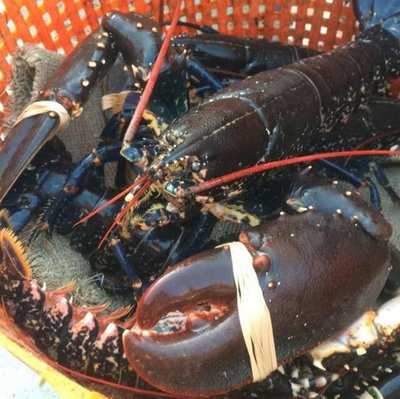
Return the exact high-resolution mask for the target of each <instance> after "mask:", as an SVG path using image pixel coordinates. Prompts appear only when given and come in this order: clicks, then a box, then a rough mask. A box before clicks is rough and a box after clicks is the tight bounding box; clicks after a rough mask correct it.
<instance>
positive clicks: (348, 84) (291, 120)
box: [155, 27, 400, 180]
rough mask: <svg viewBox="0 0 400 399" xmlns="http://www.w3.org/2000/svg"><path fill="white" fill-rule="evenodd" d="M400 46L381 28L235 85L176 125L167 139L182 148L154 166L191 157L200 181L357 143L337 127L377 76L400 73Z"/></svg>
mask: <svg viewBox="0 0 400 399" xmlns="http://www.w3.org/2000/svg"><path fill="white" fill-rule="evenodd" d="M399 51H400V50H399V43H398V40H397V39H396V38H395V37H394V36H392V35H391V34H390V33H389V32H387V31H385V30H383V29H381V28H380V27H375V28H373V29H371V30H369V31H366V32H364V33H363V34H362V35H361V36H360V37H359V38H358V40H357V41H356V42H354V43H351V44H349V45H347V46H345V47H343V48H339V49H337V50H335V51H334V52H333V53H331V54H324V55H318V56H315V57H310V58H307V59H305V60H302V61H300V62H297V63H294V64H292V65H288V66H285V67H282V68H279V69H275V70H272V71H266V72H261V73H258V74H256V75H254V76H252V77H250V78H248V79H245V80H244V81H241V82H239V83H235V84H233V85H231V86H230V87H228V88H227V89H225V90H222V91H220V92H218V93H217V94H215V95H213V96H211V97H210V98H209V99H208V100H206V101H205V102H203V103H202V104H201V105H199V107H197V108H195V109H192V110H191V111H189V112H188V113H187V114H185V115H184V116H183V117H182V118H180V119H179V120H177V121H176V122H175V123H173V124H172V125H171V126H170V127H169V129H168V130H167V132H166V137H167V139H168V140H169V141H170V142H171V143H172V144H173V145H175V146H176V148H174V149H173V150H172V151H170V152H169V153H168V154H167V155H166V156H165V157H164V158H163V159H162V160H161V161H160V162H159V163H156V166H155V168H157V167H158V166H161V168H162V167H164V168H165V169H167V166H168V165H171V164H172V163H174V162H175V163H177V162H182V159H184V160H185V162H186V161H187V158H189V160H192V163H193V162H195V163H196V164H200V165H201V166H200V170H201V173H199V174H197V175H196V180H199V179H200V180H202V179H203V180H204V179H207V178H213V177H216V176H220V175H223V174H226V173H229V172H232V171H235V170H237V169H240V168H243V167H246V166H251V165H254V164H256V163H257V162H262V161H264V160H274V159H280V158H285V157H287V156H294V155H297V154H305V153H312V152H318V151H323V150H324V149H325V148H327V147H328V148H330V147H332V146H334V145H333V144H332V143H337V146H338V147H345V146H346V143H352V144H354V143H353V142H352V141H353V138H351V137H346V136H342V137H337V135H336V134H333V133H332V128H333V126H334V125H335V124H336V123H337V122H339V121H340V120H346V119H348V117H349V116H350V115H351V113H352V112H353V111H354V110H355V109H356V108H357V107H358V106H359V105H360V104H364V103H365V102H366V101H367V99H368V97H369V96H370V95H371V93H373V91H374V90H375V87H376V83H377V81H379V80H382V79H386V78H388V77H390V76H396V75H397V74H398V73H399V71H400V62H399V59H400V58H399ZM299 99H301V101H299ZM320 137H323V140H321V139H320ZM183 168H185V167H183ZM165 174H166V175H168V172H165Z"/></svg>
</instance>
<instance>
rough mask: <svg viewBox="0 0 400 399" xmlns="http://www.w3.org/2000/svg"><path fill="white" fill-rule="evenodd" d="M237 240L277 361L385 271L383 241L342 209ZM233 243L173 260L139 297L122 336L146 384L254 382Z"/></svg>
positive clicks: (176, 387) (320, 335)
mask: <svg viewBox="0 0 400 399" xmlns="http://www.w3.org/2000/svg"><path fill="white" fill-rule="evenodd" d="M386 238H387V237H386ZM240 240H241V242H242V243H241V244H239V246H241V248H242V250H243V251H245V252H247V256H248V254H250V255H251V257H252V262H253V267H254V269H255V270H256V273H257V276H258V283H259V285H260V286H261V289H262V293H263V297H264V300H265V303H266V305H267V307H268V309H269V313H270V317H271V325H272V330H273V337H274V340H273V342H274V345H275V353H276V364H278V365H279V364H283V363H285V362H287V361H288V360H290V359H293V358H294V357H295V356H297V355H299V354H301V353H304V351H306V350H308V349H311V348H312V347H314V346H316V345H317V344H318V343H319V342H321V341H322V340H324V339H326V338H327V337H331V336H333V335H335V334H337V333H338V332H340V331H341V330H342V329H344V328H345V327H346V326H348V325H349V324H351V322H352V321H354V320H355V319H356V318H357V317H359V316H360V315H361V314H362V313H363V312H364V311H365V310H366V309H367V308H368V307H370V306H371V305H372V303H373V302H374V301H375V299H376V297H377V296H378V294H379V292H380V291H381V289H382V287H383V285H384V282H385V281H386V278H387V276H388V273H389V264H388V262H389V250H388V246H387V240H386V239H376V238H375V237H373V236H371V235H370V234H367V233H366V232H365V231H364V229H362V228H361V227H360V226H359V225H358V224H357V223H353V222H351V221H350V220H349V219H347V218H346V217H345V216H343V215H341V214H332V213H329V214H323V213H317V212H316V211H313V212H306V213H302V214H295V215H284V216H281V217H279V218H278V219H276V220H274V221H270V222H268V223H267V224H265V225H262V226H260V227H257V228H255V229H252V230H249V231H247V232H243V233H242V234H241V236H240ZM235 245H237V244H235ZM231 248H232V246H231V245H230V244H229V245H225V246H223V247H220V248H216V249H213V250H209V251H206V252H202V253H200V254H199V255H196V256H193V257H191V258H189V259H187V260H186V261H184V262H181V263H179V264H178V265H177V266H175V267H174V268H172V269H170V270H169V271H167V273H166V274H165V275H164V276H163V277H161V278H160V279H159V280H158V281H156V282H155V284H154V285H153V286H152V287H151V288H150V289H149V291H148V292H147V293H146V294H145V295H144V296H143V298H142V300H141V301H140V302H139V305H138V309H137V314H136V325H135V326H134V328H132V329H131V330H129V331H126V332H125V333H124V337H123V344H124V352H125V355H126V356H127V358H128V361H129V362H130V364H131V366H132V367H133V368H134V369H135V371H136V372H137V373H138V374H139V375H140V376H141V377H142V378H143V379H144V380H146V381H147V382H148V383H150V384H152V385H154V386H156V387H158V388H160V389H162V390H165V391H167V392H170V393H173V394H178V395H190V396H195V397H199V396H211V395H216V394H221V393H224V392H227V391H231V390H232V389H235V388H239V387H240V386H243V385H245V384H248V383H250V382H252V381H253V380H254V378H253V375H254V373H253V371H252V368H251V365H250V361H249V355H248V352H247V349H246V346H245V343H244V338H243V333H242V329H241V322H239V315H238V307H237V299H236V286H235V282H234V278H233V272H232V262H233V261H235V262H237V259H232V257H231V253H233V252H231ZM244 266H245V265H243V267H244ZM247 266H248V265H247ZM239 267H241V264H239ZM250 267H252V266H251V265H250ZM249 311H250V309H249ZM261 333H264V331H261ZM265 333H266V332H265ZM271 352H272V351H271Z"/></svg>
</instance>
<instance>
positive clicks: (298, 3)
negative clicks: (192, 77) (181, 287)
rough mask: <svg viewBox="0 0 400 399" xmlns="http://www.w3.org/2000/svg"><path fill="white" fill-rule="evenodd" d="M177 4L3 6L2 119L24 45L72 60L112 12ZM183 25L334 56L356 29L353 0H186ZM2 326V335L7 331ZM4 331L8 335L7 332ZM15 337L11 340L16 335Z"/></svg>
mask: <svg viewBox="0 0 400 399" xmlns="http://www.w3.org/2000/svg"><path fill="white" fill-rule="evenodd" d="M174 5H175V1H173V0H165V1H163V0H154V1H152V0H144V1H139V0H138V1H132V0H103V1H101V0H25V1H24V0H0V93H2V94H1V96H0V120H1V118H2V117H4V113H5V108H6V107H5V104H6V101H7V95H8V93H7V85H8V82H9V81H10V73H11V71H10V68H11V61H12V54H13V53H14V51H15V50H16V48H17V47H19V46H23V44H24V43H40V44H41V45H43V46H44V47H46V48H47V49H49V50H54V51H58V52H59V53H62V54H68V53H70V52H71V50H72V49H73V48H74V47H75V46H76V45H77V44H78V43H79V42H80V41H82V40H83V39H84V37H85V36H87V35H89V34H90V33H91V32H93V31H94V30H96V29H97V27H98V25H99V21H100V19H101V17H102V16H103V15H104V14H105V13H106V12H108V11H110V10H113V9H115V10H119V11H123V12H127V11H136V12H139V13H143V14H146V15H148V16H153V17H155V18H160V13H161V11H162V12H163V18H164V20H170V19H171V17H172V15H171V13H172V10H173V7H174ZM181 15H182V20H186V21H189V22H196V23H199V24H205V25H211V26H212V27H214V28H215V29H218V30H219V31H220V32H223V33H228V34H235V35H239V36H247V37H259V38H266V39H270V40H274V41H280V42H282V43H289V44H295V45H301V46H305V47H311V48H314V49H318V50H321V51H328V50H330V49H332V48H333V47H335V46H337V45H340V44H344V43H346V42H348V41H349V40H351V39H352V37H353V35H354V32H355V31H356V23H355V19H354V16H353V13H352V7H351V1H349V0H208V1H206V0H185V1H184V5H183V9H182V12H181ZM1 324H2V323H1V320H0V331H1ZM3 331H4V330H3ZM11 335H12V334H11ZM12 338H13V340H10V339H9V337H7V336H6V335H4V334H2V333H0V345H2V346H5V347H7V349H8V350H10V351H11V352H12V353H14V354H15V355H16V356H17V357H19V358H20V359H21V360H23V361H24V362H26V363H27V364H28V365H29V366H30V367H31V368H32V369H34V370H36V371H37V372H38V373H39V374H40V375H41V376H43V377H44V379H46V380H47V381H48V382H50V383H51V384H52V385H53V386H54V387H55V388H56V389H57V391H58V392H59V393H60V397H63V398H92V399H94V398H100V397H103V396H101V395H100V394H99V395H98V394H97V393H94V392H91V391H90V390H87V389H85V388H82V387H80V386H79V385H78V384H75V383H74V382H73V381H72V380H69V379H68V378H67V377H65V376H63V375H62V374H60V373H59V372H57V371H55V370H54V369H52V368H50V367H49V366H48V365H47V364H46V363H44V362H42V361H41V360H40V359H39V358H38V357H36V356H35V354H32V353H30V352H29V351H26V350H25V349H24V348H23V344H22V343H21V342H20V343H19V345H18V341H17V344H16V343H15V339H14V338H15V337H12Z"/></svg>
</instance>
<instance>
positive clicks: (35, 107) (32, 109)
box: [14, 101, 71, 131]
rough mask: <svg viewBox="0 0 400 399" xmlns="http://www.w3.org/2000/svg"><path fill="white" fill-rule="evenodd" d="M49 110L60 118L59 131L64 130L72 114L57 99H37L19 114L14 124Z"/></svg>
mask: <svg viewBox="0 0 400 399" xmlns="http://www.w3.org/2000/svg"><path fill="white" fill-rule="evenodd" d="M48 112H55V113H56V114H57V116H58V118H59V121H60V123H59V126H58V128H57V131H61V130H63V129H64V128H65V127H66V126H67V125H68V124H69V122H70V120H71V116H70V115H69V113H68V111H67V110H66V109H65V108H64V107H63V106H62V105H61V104H60V103H58V102H57V101H36V102H34V103H32V104H29V105H28V106H27V107H26V108H25V109H24V110H23V111H22V112H21V114H20V115H19V116H18V118H17V120H16V121H15V123H14V126H15V125H17V124H18V123H20V122H21V121H22V120H23V119H26V118H30V117H31V116H35V115H40V114H46V113H48Z"/></svg>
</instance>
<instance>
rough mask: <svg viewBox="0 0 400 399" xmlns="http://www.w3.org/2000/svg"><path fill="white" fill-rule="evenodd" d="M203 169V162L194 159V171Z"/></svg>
mask: <svg viewBox="0 0 400 399" xmlns="http://www.w3.org/2000/svg"><path fill="white" fill-rule="evenodd" d="M200 169H201V163H200V162H199V161H194V162H193V163H192V171H193V172H200Z"/></svg>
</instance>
